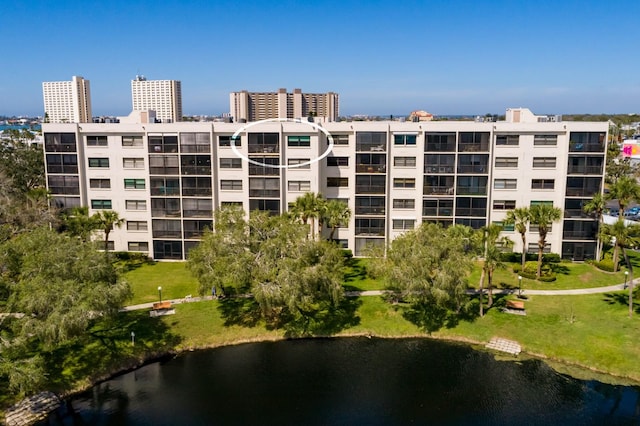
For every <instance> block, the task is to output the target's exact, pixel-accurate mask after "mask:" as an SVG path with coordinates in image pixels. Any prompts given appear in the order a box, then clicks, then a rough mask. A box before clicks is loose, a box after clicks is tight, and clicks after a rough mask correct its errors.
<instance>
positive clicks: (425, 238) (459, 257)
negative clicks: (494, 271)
mask: <svg viewBox="0 0 640 426" xmlns="http://www.w3.org/2000/svg"><path fill="white" fill-rule="evenodd" d="M456 228H459V226H453V227H450V228H447V229H444V228H442V226H440V225H437V224H431V223H424V224H422V225H421V226H420V227H419V228H417V229H414V230H412V231H409V232H406V233H404V234H402V235H401V236H399V237H397V238H396V239H394V240H393V241H392V242H391V245H390V246H389V248H388V250H387V256H386V258H380V259H379V260H376V262H377V263H378V265H377V272H378V273H379V274H380V275H381V277H382V279H383V281H384V283H385V287H386V288H387V289H388V290H389V291H390V292H391V293H392V295H393V296H394V297H393V299H394V300H405V301H408V302H409V303H410V305H411V310H412V313H411V314H410V316H412V318H413V319H414V321H415V322H417V323H418V324H419V325H421V326H423V327H425V328H426V329H427V330H428V331H434V330H437V329H438V328H440V327H441V326H442V325H443V324H444V323H445V322H447V321H455V317H456V315H457V314H458V313H460V311H461V310H462V308H463V306H464V305H465V302H466V300H468V296H467V295H466V289H467V275H468V273H469V272H470V271H471V268H472V265H473V257H474V253H473V252H472V251H469V250H468V249H467V248H468V246H469V240H468V239H467V237H465V236H464V235H465V233H464V232H460V231H459V229H456Z"/></svg>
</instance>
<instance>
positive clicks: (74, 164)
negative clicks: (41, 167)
mask: <svg viewBox="0 0 640 426" xmlns="http://www.w3.org/2000/svg"><path fill="white" fill-rule="evenodd" d="M46 164H47V172H49V173H78V156H77V155H76V154H47V157H46Z"/></svg>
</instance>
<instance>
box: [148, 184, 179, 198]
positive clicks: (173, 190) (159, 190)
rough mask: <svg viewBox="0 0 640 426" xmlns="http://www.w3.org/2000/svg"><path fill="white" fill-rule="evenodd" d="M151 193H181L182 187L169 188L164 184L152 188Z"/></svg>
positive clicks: (161, 194) (162, 194)
mask: <svg viewBox="0 0 640 426" xmlns="http://www.w3.org/2000/svg"><path fill="white" fill-rule="evenodd" d="M151 195H159V196H164V195H180V188H175V187H173V188H167V187H164V186H160V187H157V188H151Z"/></svg>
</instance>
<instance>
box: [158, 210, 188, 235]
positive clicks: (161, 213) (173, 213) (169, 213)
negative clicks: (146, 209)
mask: <svg viewBox="0 0 640 426" xmlns="http://www.w3.org/2000/svg"><path fill="white" fill-rule="evenodd" d="M181 214H182V212H181V211H180V210H174V209H151V216H153V217H180V216H181ZM178 238H180V237H178Z"/></svg>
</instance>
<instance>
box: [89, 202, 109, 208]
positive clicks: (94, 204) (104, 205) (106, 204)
mask: <svg viewBox="0 0 640 426" xmlns="http://www.w3.org/2000/svg"><path fill="white" fill-rule="evenodd" d="M91 208H92V209H94V210H104V209H107V210H108V209H111V200H91Z"/></svg>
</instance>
